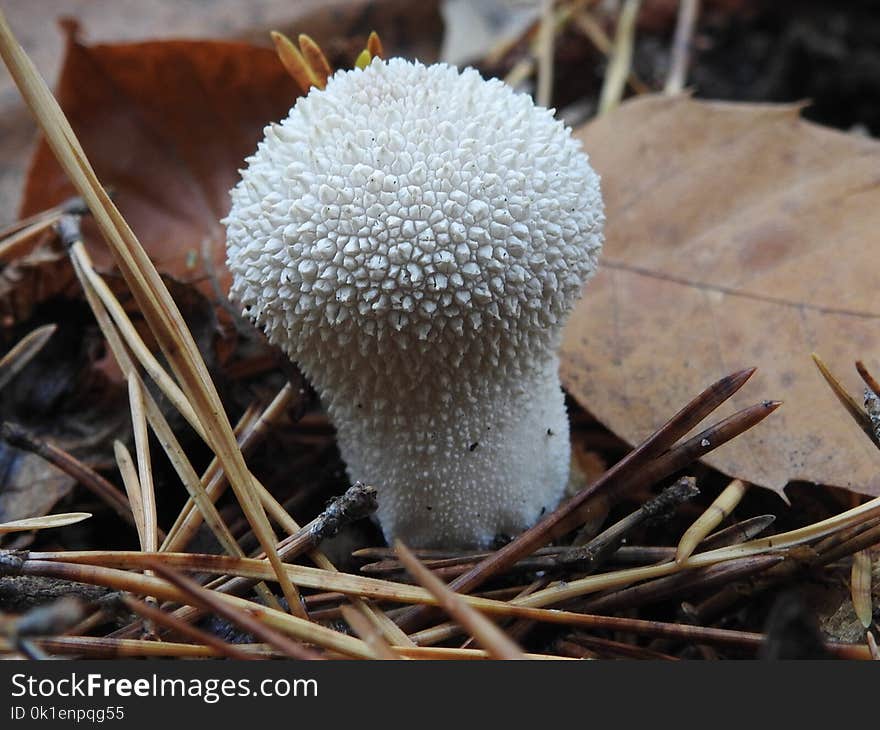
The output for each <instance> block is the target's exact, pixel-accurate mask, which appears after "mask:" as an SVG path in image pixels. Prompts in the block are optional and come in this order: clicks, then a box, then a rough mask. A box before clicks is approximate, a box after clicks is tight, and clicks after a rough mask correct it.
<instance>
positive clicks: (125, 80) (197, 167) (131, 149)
mask: <svg viewBox="0 0 880 730" xmlns="http://www.w3.org/2000/svg"><path fill="white" fill-rule="evenodd" d="M296 95H297V92H296V87H295V84H294V82H293V80H292V79H291V78H290V77H289V76H288V75H287V73H286V72H285V70H284V69H283V68H282V66H281V64H280V63H279V62H278V60H277V58H276V56H275V54H274V53H273V52H272V51H271V50H268V49H264V48H256V47H253V46H250V45H247V44H243V43H233V42H221V41H216V42H215V41H162V42H146V43H133V44H116V45H96V46H86V45H83V44H81V43H80V42H78V41H77V40H76V39H75V37H74V36H73V34H72V33H71V35H70V36H69V38H68V46H67V57H66V60H65V63H64V68H63V71H62V73H61V78H60V81H59V84H58V89H57V97H58V100H59V101H60V103H61V106H62V107H63V109H64V111H65V112H66V114H67V116H68V118H69V119H70V121H71V124H72V125H73V128H74V130H75V131H76V133H77V135H78V136H79V138H80V140H81V141H82V144H83V147H84V148H85V150H86V153H87V154H88V155H89V158H90V159H91V161H92V163H93V165H94V167H95V170H96V171H97V173H98V175H99V177H100V178H101V180H102V182H103V183H104V184H105V185H107V186H109V187H111V188H112V189H113V190H114V191H115V194H116V199H117V203H118V205H119V207H120V209H121V211H122V213H123V215H124V216H125V217H126V219H127V220H128V221H129V222H130V224H131V225H132V228H134V230H135V232H136V233H137V235H138V236H139V237H140V240H141V241H142V242H143V244H144V246H145V247H146V249H147V251H148V252H149V254H150V256H151V257H152V259H153V260H154V261H155V263H156V265H157V267H158V268H159V269H160V270H161V271H162V272H164V273H168V274H171V275H173V276H175V277H177V278H178V279H181V280H184V281H191V282H192V281H196V282H199V288H200V289H201V290H202V291H203V292H205V293H206V294H208V295H209V296H212V297H213V296H214V291H213V289H212V285H211V282H210V274H211V273H212V272H216V273H217V275H218V276H219V277H221V281H220V285H221V287H222V286H223V285H224V281H223V280H222V277H223V276H224V273H223V272H224V271H225V267H224V265H223V262H224V259H225V247H224V240H225V234H224V231H223V227H222V226H221V224H220V222H219V221H220V219H221V218H222V217H223V216H224V215H225V214H226V212H227V209H228V207H229V197H228V193H229V189H230V188H231V187H232V185H233V184H234V183H235V180H236V177H237V170H238V168H239V167H241V165H242V161H243V160H244V158H245V157H246V156H248V155H249V154H251V152H253V150H254V149H255V147H256V143H257V141H258V140H259V138H260V137H261V136H262V130H263V128H264V126H265V125H266V124H267V123H268V122H270V121H272V120H276V119H280V118H282V117H283V116H284V115H285V114H286V113H287V110H288V109H289V107H290V106H291V104H292V103H293V101H294V99H295V98H296ZM72 193H73V188H72V187H71V185H70V183H69V182H68V181H67V179H66V178H65V177H64V175H63V173H62V172H61V169H60V167H59V166H58V163H57V162H56V161H55V159H54V157H53V156H52V153H51V152H50V150H49V148H48V146H47V145H46V144H45V142H43V143H41V144H40V146H39V148H38V150H37V153H36V155H35V157H34V161H33V164H32V167H31V171H30V174H29V176H28V181H27V186H26V189H25V198H24V203H23V206H22V215H29V214H31V213H34V212H38V211H40V210H44V209H45V208H48V207H50V206H52V205H54V204H56V203H58V202H59V201H60V200H62V199H64V198H67V197H69V196H70V195H71V194H72ZM89 239H90V240H92V241H97V240H99V239H98V237H97V236H89ZM92 247H93V251H92V254H93V256H94V258H95V263H96V265H97V266H99V267H109V266H110V265H111V260H112V259H111V256H110V254H109V252H108V251H107V249H106V248H105V247H104V246H103V244H98V243H93V244H92ZM203 253H204V254H206V256H205V260H203Z"/></svg>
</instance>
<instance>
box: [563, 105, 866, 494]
mask: <svg viewBox="0 0 880 730" xmlns="http://www.w3.org/2000/svg"><path fill="white" fill-rule="evenodd" d="M578 136H579V137H580V138H581V139H582V140H583V142H584V145H585V147H586V149H587V150H588V151H589V152H590V154H591V158H592V161H593V164H594V166H595V167H596V169H597V170H598V171H599V173H600V174H601V175H602V185H603V192H604V196H605V201H606V206H607V211H606V212H607V217H608V224H607V242H606V248H605V251H604V254H603V262H602V265H601V266H600V273H599V275H597V277H596V279H595V280H594V281H593V282H592V283H591V284H590V285H589V286H588V287H587V290H586V296H585V298H584V299H583V300H582V302H581V303H580V305H579V306H578V308H577V309H576V311H575V312H574V315H573V317H572V319H571V321H570V323H569V326H568V328H567V330H566V333H565V340H564V343H563V347H562V377H563V382H564V384H565V385H566V387H567V388H568V389H569V390H570V392H571V393H572V394H573V395H574V396H575V397H576V398H577V399H578V400H579V402H580V403H582V404H583V405H585V406H586V407H587V408H589V410H590V411H591V412H592V413H593V414H594V415H595V416H597V417H598V418H599V419H600V420H602V421H603V422H604V423H605V424H606V425H607V426H609V427H610V428H611V429H612V430H613V431H614V432H615V433H617V434H618V435H619V436H621V437H623V438H625V439H627V440H628V441H630V442H633V443H635V442H638V441H640V440H641V439H642V438H643V437H644V436H646V435H648V434H649V433H650V432H651V431H653V430H654V429H655V428H656V427H657V426H658V425H659V424H660V423H661V422H662V421H663V420H665V418H666V417H668V415H669V414H670V413H673V412H675V411H676V409H677V408H678V407H679V406H680V405H681V404H682V403H684V402H686V401H687V400H688V397H689V394H691V393H692V392H693V391H694V389H698V388H699V387H700V386H702V385H703V384H705V383H708V382H711V381H712V380H714V379H715V378H717V377H719V376H720V375H723V374H724V373H727V372H731V371H732V370H736V369H737V368H740V367H745V366H749V365H756V366H758V368H759V370H758V373H757V375H756V376H755V377H754V378H753V379H752V382H751V383H750V384H749V387H747V388H745V389H744V392H742V393H741V394H737V395H736V396H734V398H733V399H732V401H733V405H732V406H731V408H733V407H736V406H739V407H744V406H745V405H747V404H748V403H749V402H750V400H754V398H755V394H756V393H760V394H767V395H769V396H772V397H774V398H780V399H781V400H784V401H785V405H784V407H783V408H781V409H780V410H779V411H778V413H777V414H776V415H774V417H773V419H772V420H770V421H768V422H767V423H766V424H763V425H762V426H761V427H760V428H757V429H755V430H754V431H749V432H748V433H746V434H745V435H744V436H741V437H740V438H738V439H736V440H734V441H733V442H731V443H730V444H728V445H726V446H724V447H723V448H721V449H719V450H718V451H716V452H713V453H712V454H711V455H710V456H708V457H707V458H706V462H708V463H709V464H710V465H711V466H713V467H715V468H717V469H719V470H721V471H722V472H724V473H725V474H728V475H730V476H736V477H740V478H742V479H745V480H748V481H750V482H753V483H755V484H759V485H762V486H764V487H769V488H771V489H774V490H776V491H778V492H780V493H781V492H782V490H783V488H784V487H785V485H786V484H787V483H788V482H789V481H792V480H806V481H812V482H818V483H823V484H829V485H834V486H839V487H844V488H848V489H851V490H853V491H857V492H861V493H865V494H880V452H878V450H877V449H876V448H875V447H874V445H873V444H872V443H871V442H870V441H869V440H868V439H867V438H866V437H865V435H864V434H863V433H862V432H861V431H860V430H859V428H858V426H857V425H856V424H855V423H854V422H853V421H852V419H850V418H849V416H848V415H847V414H846V412H845V411H844V410H843V409H842V408H840V406H839V404H838V403H837V402H836V401H835V398H834V396H833V395H832V393H831V391H830V390H829V388H828V387H827V386H826V385H825V383H824V381H823V380H822V378H821V377H820V375H819V373H818V372H817V371H816V369H815V367H814V366H813V363H812V361H811V358H810V353H811V352H813V351H816V352H819V353H820V354H821V355H822V357H823V358H824V359H825V360H826V362H828V364H829V366H830V367H831V368H832V370H833V371H834V372H835V373H846V374H848V375H850V377H849V378H848V379H846V380H845V382H846V384H847V385H848V387H849V389H850V391H851V392H854V393H860V392H861V388H860V386H859V385H858V379H857V377H856V374H855V370H854V369H853V367H852V363H853V360H855V359H856V358H858V357H862V358H864V359H866V361H868V362H875V363H876V362H877V360H878V358H880V304H878V286H877V270H878V263H880V260H878V255H877V247H876V245H875V242H874V240H875V238H876V232H877V230H878V228H880V175H878V170H880V143H878V142H876V141H874V140H870V139H864V138H860V137H857V136H855V135H847V134H842V133H839V132H835V131H831V130H828V129H825V128H822V127H818V126H816V125H813V124H810V123H808V122H804V121H802V120H801V119H799V117H798V109H797V108H796V107H793V106H758V105H735V104H720V103H700V102H697V101H693V100H690V99H687V98H665V97H644V98H641V99H638V100H636V101H632V102H630V103H627V104H624V105H623V106H622V107H621V108H620V109H619V110H618V111H616V112H614V113H613V114H610V115H608V116H606V117H603V118H601V119H599V120H597V121H595V122H594V123H592V124H590V125H589V126H587V127H586V128H584V129H583V130H582V131H581V132H580V133H579V135H578Z"/></svg>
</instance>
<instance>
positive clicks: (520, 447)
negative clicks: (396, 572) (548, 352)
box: [329, 357, 570, 548]
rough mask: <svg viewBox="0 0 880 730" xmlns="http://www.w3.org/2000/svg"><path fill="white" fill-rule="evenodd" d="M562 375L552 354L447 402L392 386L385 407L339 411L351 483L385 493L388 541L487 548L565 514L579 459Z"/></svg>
mask: <svg viewBox="0 0 880 730" xmlns="http://www.w3.org/2000/svg"><path fill="white" fill-rule="evenodd" d="M557 371H558V360H557V358H555V357H553V358H551V359H550V360H549V361H547V362H546V363H545V364H544V365H543V366H542V367H539V368H538V369H537V370H535V371H534V372H532V373H531V374H527V375H525V376H524V375H522V374H519V375H518V376H517V377H512V378H509V379H507V380H506V381H505V380H503V379H502V380H499V381H494V382H492V383H478V384H473V383H468V384H466V386H464V387H462V388H461V392H459V393H452V394H450V393H446V394H445V395H446V401H445V402H443V403H440V402H437V403H425V402H423V400H422V399H421V398H419V397H418V394H413V393H396V394H395V393H392V394H389V393H388V391H387V389H386V390H385V392H383V393H382V394H381V396H380V397H381V398H384V399H386V400H385V403H386V407H385V408H382V409H380V410H376V409H374V407H373V405H372V404H371V402H370V398H369V397H364V398H363V399H359V402H357V403H354V402H352V401H351V400H347V401H346V402H344V403H342V402H339V401H337V402H335V403H332V404H330V406H329V410H330V414H331V416H332V418H333V420H334V422H335V423H336V425H337V430H338V436H339V446H340V450H341V452H342V456H343V458H344V459H345V462H346V464H347V467H348V474H349V477H350V478H351V479H352V480H353V481H354V480H360V481H362V482H364V483H366V484H370V485H372V486H374V487H376V489H377V490H378V498H379V509H378V519H379V523H380V524H381V527H382V530H383V532H384V534H385V538H386V539H387V540H388V541H389V543H390V542H392V541H393V540H395V539H400V540H402V541H403V542H405V543H406V544H407V545H409V546H411V547H417V548H429V547H446V548H449V547H456V548H485V547H488V546H489V545H490V544H491V543H492V542H493V541H494V540H495V538H496V537H497V536H514V535H516V534H518V533H520V532H522V531H523V530H525V529H527V528H528V527H530V526H531V525H533V524H534V523H535V522H536V521H537V520H538V519H539V518H540V517H541V516H542V515H543V514H544V513H545V512H547V511H550V510H552V509H553V508H555V507H556V505H557V504H558V502H559V500H560V499H561V498H562V495H563V492H564V490H565V486H566V483H567V481H568V473H569V456H570V444H569V425H568V417H567V414H566V411H565V401H564V396H563V393H562V389H561V386H560V382H559V376H558V372H557ZM426 390H431V388H430V387H427V388H425V389H421V392H425V391H426ZM364 395H365V396H366V394H364ZM450 396H451V397H450ZM389 397H391V398H394V399H395V400H394V401H392V402H391V404H390V408H388V407H387V405H388V401H387V399H388V398H389ZM377 400H378V399H377Z"/></svg>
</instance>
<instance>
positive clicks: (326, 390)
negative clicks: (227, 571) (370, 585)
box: [225, 59, 604, 547]
mask: <svg viewBox="0 0 880 730" xmlns="http://www.w3.org/2000/svg"><path fill="white" fill-rule="evenodd" d="M232 203H233V204H232V209H231V212H230V214H229V216H228V218H227V219H226V220H225V223H226V225H227V234H228V236H227V239H228V258H229V266H230V269H231V270H232V273H233V287H232V296H233V298H234V299H236V300H237V301H238V302H239V303H240V304H241V305H242V306H243V308H244V311H245V313H246V314H248V315H249V316H250V317H252V318H253V319H254V320H255V321H256V322H257V323H258V324H260V325H262V326H263V327H264V328H265V330H266V333H267V335H268V337H269V339H270V340H271V341H272V342H273V343H276V344H278V345H280V346H281V347H282V348H283V349H284V350H285V351H286V352H287V353H288V355H290V356H291V358H293V359H294V360H296V361H297V362H298V363H299V365H300V367H301V368H302V369H303V371H304V372H305V374H306V375H307V376H308V377H309V379H310V380H311V382H312V383H313V384H314V385H315V387H316V388H317V390H318V391H319V392H320V394H321V397H322V400H323V401H324V403H325V405H326V406H327V408H328V411H329V413H330V416H331V418H332V419H333V422H334V424H335V425H336V428H337V435H338V443H339V447H340V450H341V452H342V456H343V458H344V459H345V462H346V465H347V467H348V472H349V476H350V477H351V478H352V479H355V480H362V481H365V482H366V483H370V484H374V485H375V486H376V487H377V488H378V490H379V495H378V496H379V511H378V516H379V521H380V523H381V524H382V528H383V530H384V532H385V535H386V537H387V538H388V539H389V540H390V539H392V538H394V537H400V538H401V539H403V540H405V541H406V542H407V543H409V544H410V545H413V546H425V547H429V546H438V545H446V546H449V545H457V546H462V547H464V546H486V545H488V544H489V543H490V542H491V541H492V539H493V538H494V537H495V535H496V534H499V533H506V534H513V533H516V532H519V531H521V530H523V529H525V528H526V527H528V526H529V525H530V524H532V523H533V522H534V521H535V520H536V519H537V518H538V516H539V515H540V514H541V513H542V512H543V511H545V510H548V509H552V508H553V507H554V506H555V504H556V503H557V502H558V500H559V499H560V497H561V496H562V492H563V489H564V486H565V483H566V479H567V475H568V460H569V444H568V421H567V418H566V414H565V407H564V402H563V395H562V392H561V389H560V385H559V378H558V375H557V369H558V360H557V357H556V349H557V345H558V342H559V338H560V334H561V328H562V324H563V323H564V321H565V318H566V316H567V314H568V312H569V310H570V309H571V307H572V305H573V304H574V302H575V301H576V299H577V297H578V295H579V293H580V290H581V287H582V285H583V282H584V280H585V279H586V278H587V277H588V276H589V275H590V274H591V273H592V272H593V270H594V268H595V265H596V257H597V255H598V252H599V249H600V247H601V242H602V224H603V222H604V216H603V212H602V200H601V195H600V192H599V181H598V177H597V176H596V174H595V173H594V172H593V170H592V168H591V167H590V165H589V162H588V160H587V157H586V155H584V154H583V153H582V152H581V150H580V143H579V142H577V141H575V140H573V139H572V138H571V135H570V133H569V130H567V129H566V128H565V127H564V126H563V125H562V124H561V123H560V122H558V121H556V120H555V119H554V118H553V116H552V114H551V112H549V111H548V110H546V109H541V108H538V107H535V105H534V104H533V103H532V101H531V99H530V98H529V97H528V96H524V95H518V94H515V93H514V92H513V91H512V90H511V89H510V88H509V87H507V86H506V85H504V84H503V83H501V82H500V81H484V80H483V79H482V78H481V77H480V76H479V75H478V74H477V72H476V71H473V70H465V71H463V72H459V71H457V70H456V69H454V68H451V67H449V66H446V65H436V66H429V67H425V66H423V65H421V64H417V63H416V64H414V63H409V62H406V61H403V60H399V59H394V60H391V61H388V62H383V61H380V60H375V61H373V63H372V64H371V65H369V66H368V67H367V68H366V69H365V70H363V71H359V70H355V71H347V72H339V73H337V74H335V75H334V76H333V77H332V78H331V79H330V80H329V82H328V84H327V87H326V89H325V90H323V91H317V90H313V91H312V92H311V93H310V94H309V95H308V96H307V97H305V98H301V99H299V100H298V101H297V103H296V106H294V108H293V109H292V110H291V112H290V115H289V116H288V117H287V119H285V120H284V121H283V122H281V123H280V124H276V125H272V126H270V127H268V128H267V129H266V137H265V139H264V140H263V142H262V143H261V144H260V145H259V147H258V149H257V152H256V153H255V154H254V155H253V156H252V157H251V158H249V159H248V167H247V169H246V170H244V171H243V173H242V179H241V182H240V183H239V184H238V185H237V186H236V187H235V189H234V190H233V191H232Z"/></svg>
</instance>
